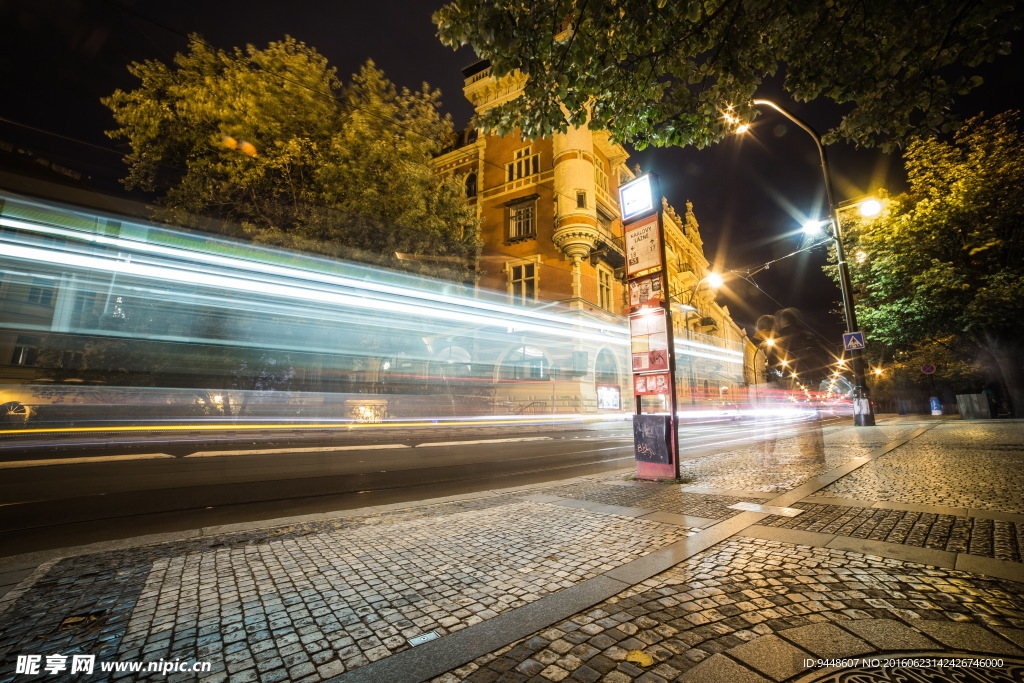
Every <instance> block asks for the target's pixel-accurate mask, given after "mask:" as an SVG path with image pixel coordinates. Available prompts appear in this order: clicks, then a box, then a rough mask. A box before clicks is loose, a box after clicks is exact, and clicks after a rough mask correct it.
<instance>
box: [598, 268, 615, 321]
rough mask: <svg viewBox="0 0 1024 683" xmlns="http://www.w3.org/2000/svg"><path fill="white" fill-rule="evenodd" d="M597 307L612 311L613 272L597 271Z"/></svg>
mask: <svg viewBox="0 0 1024 683" xmlns="http://www.w3.org/2000/svg"><path fill="white" fill-rule="evenodd" d="M597 305H598V306H600V307H601V308H603V309H604V310H606V311H612V306H613V305H614V301H613V300H612V272H611V271H610V270H608V269H607V268H598V269H597Z"/></svg>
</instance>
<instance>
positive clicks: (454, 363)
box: [428, 346, 473, 380]
mask: <svg viewBox="0 0 1024 683" xmlns="http://www.w3.org/2000/svg"><path fill="white" fill-rule="evenodd" d="M430 363H431V365H430V372H429V373H428V375H429V376H430V378H431V379H433V380H437V379H441V380H451V379H461V378H465V377H469V376H470V375H471V374H472V369H473V359H472V357H471V356H470V355H469V351H467V350H466V349H464V348H463V347H461V346H448V347H445V348H443V349H441V351H440V352H439V353H438V354H437V355H435V356H434V358H433V359H431V362H430Z"/></svg>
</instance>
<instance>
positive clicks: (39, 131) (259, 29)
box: [0, 0, 1022, 343]
mask: <svg viewBox="0 0 1024 683" xmlns="http://www.w3.org/2000/svg"><path fill="white" fill-rule="evenodd" d="M441 4H442V3H441V2H440V0H428V1H423V0H420V1H416V0H406V1H402V0H372V1H371V2H366V3H356V2H347V1H343V2H322V1H321V2H311V1H305V0H291V1H290V2H273V3H267V2H256V1H252V0H250V1H248V2H239V1H235V0H217V1H215V2H211V1H210V0H206V1H205V2H199V1H194V0H176V1H175V2H159V3H154V2H143V1H142V0H111V1H109V2H108V1H103V0H77V1H76V0H0V26H4V28H5V31H4V33H5V34H6V37H5V41H4V44H3V47H2V48H0V50H2V51H0V77H2V78H3V88H4V96H3V98H2V99H0V119H2V120H0V140H4V141H7V142H12V143H15V144H17V145H22V146H25V147H29V148H31V149H33V150H36V151H38V152H40V153H42V154H44V155H47V156H48V157H49V158H50V159H52V160H53V161H57V162H59V163H63V164H64V165H66V166H68V167H70V168H73V169H76V170H79V171H81V172H83V173H85V174H87V175H89V176H90V178H91V182H92V184H93V185H94V186H95V187H97V188H100V189H107V190H112V189H114V188H116V187H117V185H116V180H117V179H118V178H119V177H121V176H122V175H123V174H124V168H125V167H124V166H123V164H122V163H121V162H120V152H123V151H125V150H124V149H123V148H122V149H121V150H120V152H119V150H118V148H117V147H116V146H115V144H114V143H113V141H111V140H109V139H108V138H106V137H105V136H104V135H103V131H104V130H105V129H109V128H112V127H113V119H112V118H111V116H110V113H109V111H108V110H107V109H106V108H105V107H104V106H102V105H101V104H100V102H99V98H100V97H103V96H105V95H109V94H110V93H112V92H113V91H114V90H115V89H116V88H122V89H131V88H133V87H135V85H136V83H137V82H136V81H135V79H134V78H133V77H132V76H130V75H129V74H128V72H127V70H126V68H125V67H126V65H127V64H128V63H129V62H130V61H132V60H139V59H157V60H160V61H164V62H169V61H170V60H171V59H172V58H173V56H174V54H175V53H176V52H179V51H182V50H183V49H184V48H185V46H186V37H187V35H188V34H189V33H193V32H195V33H199V34H200V35H201V36H202V37H203V38H205V39H206V40H207V41H208V42H209V43H211V44H212V45H214V46H216V47H219V48H228V47H233V46H237V45H244V44H245V43H254V44H255V45H257V46H259V47H264V46H265V45H266V44H267V43H268V42H269V41H272V40H278V39H280V38H282V37H283V36H284V35H286V34H287V35H291V36H293V37H294V38H297V39H299V40H302V41H304V42H306V43H307V44H309V45H311V46H313V47H315V48H316V49H317V50H319V51H320V52H321V53H322V54H324V55H325V56H326V57H327V58H328V60H329V62H330V63H331V64H332V65H333V66H335V67H336V68H337V69H338V73H339V75H340V76H341V77H342V79H343V80H347V77H348V75H349V74H351V73H353V72H355V71H356V70H357V69H358V68H359V66H360V65H361V64H362V63H363V62H364V61H365V60H366V59H368V58H369V59H373V60H374V61H375V62H376V63H377V65H378V66H379V67H381V68H382V69H383V70H384V72H385V73H386V74H387V76H388V77H389V78H390V79H391V80H393V81H394V82H396V83H398V84H399V85H400V86H406V87H409V88H414V89H419V88H420V87H421V85H422V83H423V82H424V81H426V82H427V83H429V84H430V85H431V86H432V87H435V88H439V89H440V90H441V91H442V93H443V101H444V107H445V109H446V110H447V111H448V112H449V113H450V114H451V116H452V118H453V120H454V122H455V125H456V126H457V127H464V126H465V125H467V124H468V122H469V118H470V115H471V113H472V109H471V107H470V105H469V103H468V102H467V101H466V100H465V98H464V97H463V96H462V74H461V73H460V69H461V68H462V67H464V66H467V65H468V64H471V63H472V62H474V61H475V56H474V55H473V53H472V51H471V50H469V49H468V48H463V49H461V50H459V51H457V52H453V51H451V50H450V49H448V48H446V47H444V46H442V45H441V44H440V42H439V41H438V40H437V38H436V37H435V28H434V26H433V24H432V23H431V21H430V16H431V14H432V12H433V11H434V9H436V7H439V6H440V5H441ZM1018 42H1019V41H1018ZM1020 64H1021V59H1020V57H1019V56H1017V55H1014V56H1011V57H1008V58H1004V59H1003V60H1002V61H1001V62H997V63H995V64H993V65H990V66H988V67H987V68H986V69H985V70H984V71H983V72H982V74H983V76H984V77H985V81H986V82H985V85H984V86H982V88H980V89H979V90H978V91H977V92H976V93H975V94H972V95H971V96H970V98H969V99H966V100H964V101H962V102H960V103H959V104H958V113H959V114H961V115H962V116H965V117H967V116H971V115H973V114H976V113H978V112H980V111H982V110H984V111H986V112H988V113H996V112H999V111H1003V110H1005V109H1008V108H1011V107H1015V106H1019V103H1018V100H1019V95H1018V94H1017V93H1019V92H1021V90H1022V87H1021V86H1022V84H1021V76H1020V71H1021V70H1020V69H1019V68H1017V67H1018V66H1019V65H1020ZM759 96H761V97H766V98H769V99H773V100H775V101H776V102H778V103H779V104H781V105H783V106H784V107H786V108H788V109H790V111H792V112H793V113H795V114H796V115H797V116H800V117H801V118H803V119H804V120H805V121H807V122H808V123H810V124H811V125H812V126H813V127H814V128H815V129H817V130H818V131H819V132H823V131H824V130H826V129H828V128H830V127H832V126H834V125H835V124H836V123H837V122H838V118H839V116H840V115H841V113H842V111H841V110H840V109H839V108H837V107H834V106H831V105H829V104H827V103H811V104H799V103H795V102H793V101H792V100H790V99H789V98H788V97H787V96H786V95H785V94H784V93H783V92H782V91H781V88H778V87H773V85H772V84H768V85H766V87H765V88H764V89H763V91H762V92H759ZM828 154H829V157H830V162H831V166H832V172H833V176H834V180H835V185H836V193H837V199H838V200H847V199H852V198H857V197H860V196H862V195H865V194H867V193H869V192H871V191H872V190H874V189H875V188H878V187H886V188H888V189H889V190H890V192H893V193H895V192H898V191H900V190H902V189H904V183H905V178H904V174H903V171H902V165H901V163H900V159H899V158H898V156H888V155H884V154H881V153H879V152H878V151H877V150H863V149H861V150H856V149H853V148H852V147H849V146H844V145H833V146H830V147H829V149H828ZM633 163H639V164H640V165H641V167H642V169H643V170H644V171H648V170H649V171H655V172H657V173H658V174H659V176H660V178H661V183H662V190H663V193H664V194H665V195H666V196H667V197H668V199H669V201H670V202H671V203H672V204H673V205H674V206H675V207H676V208H677V209H678V210H679V211H680V213H682V211H683V209H684V207H685V203H686V201H687V200H690V201H692V202H693V205H694V211H695V213H696V216H697V219H698V221H699V222H700V225H701V234H702V236H703V238H704V248H705V254H706V256H707V257H708V259H709V260H710V261H711V262H712V263H714V264H716V265H717V267H718V268H719V269H721V270H726V269H735V270H738V271H741V272H747V271H753V270H757V269H758V268H759V266H760V265H762V264H764V263H765V262H767V261H770V260H772V259H775V258H778V257H780V256H783V255H785V254H788V253H790V252H792V251H794V250H796V249H799V248H800V247H801V246H802V244H801V240H802V237H801V236H799V235H798V234H795V231H798V229H799V227H800V223H801V221H802V220H803V219H805V218H808V217H819V216H820V217H824V214H825V209H824V206H823V201H824V199H823V196H824V190H823V187H822V181H821V178H822V175H821V169H820V165H819V162H818V156H817V151H816V148H815V146H814V143H813V141H812V140H811V138H810V137H809V136H808V135H807V134H806V133H805V132H804V131H802V130H800V129H798V128H796V127H795V126H793V125H792V124H790V123H789V122H788V121H786V120H785V119H783V118H782V117H781V116H779V115H777V114H773V113H765V114H764V115H763V116H762V117H760V118H759V119H758V121H757V123H756V125H755V128H754V130H753V133H752V134H748V135H746V136H742V137H740V136H737V137H735V138H732V139H729V140H726V141H725V142H723V143H721V144H719V145H716V146H714V147H711V148H707V149H704V150H695V149H670V150H647V151H644V152H641V153H636V154H635V155H634V157H633V158H632V159H631V161H630V165H632V164H633ZM824 250H825V247H816V248H815V249H813V250H811V251H808V252H803V253H802V254H800V255H798V256H794V257H791V258H787V259H784V260H782V261H779V262H778V263H775V264H773V265H772V266H771V267H770V268H769V269H767V270H763V271H761V272H760V273H758V274H756V275H754V276H753V280H754V282H756V283H757V285H758V286H760V288H761V289H762V290H764V293H762V292H760V291H758V290H757V289H756V288H754V287H753V286H751V285H750V284H748V283H746V282H744V281H743V280H741V279H738V278H732V279H731V280H730V281H729V290H730V291H729V292H723V293H722V294H721V295H720V297H719V300H720V301H721V302H722V303H726V304H728V305H729V307H730V310H731V311H732V313H733V317H734V318H735V319H736V321H737V322H739V323H740V324H742V325H748V326H749V325H751V324H752V323H753V321H754V320H755V319H756V318H757V316H758V315H761V314H763V313H771V312H773V311H774V310H775V309H777V308H779V307H782V306H797V307H800V308H802V309H803V310H804V311H805V313H806V315H807V317H808V319H809V321H810V322H811V323H812V324H813V325H814V327H815V328H817V329H818V330H819V331H820V332H821V333H822V334H824V335H826V336H827V337H828V338H829V339H830V340H831V341H835V342H836V343H838V342H839V341H840V333H841V332H842V329H841V328H842V324H841V317H840V316H839V314H838V313H832V312H831V311H836V310H837V309H838V301H839V291H838V288H837V287H836V286H835V285H834V284H833V283H832V281H831V280H829V279H828V278H827V277H825V275H824V274H823V273H822V272H821V265H822V264H824V262H825V252H824Z"/></svg>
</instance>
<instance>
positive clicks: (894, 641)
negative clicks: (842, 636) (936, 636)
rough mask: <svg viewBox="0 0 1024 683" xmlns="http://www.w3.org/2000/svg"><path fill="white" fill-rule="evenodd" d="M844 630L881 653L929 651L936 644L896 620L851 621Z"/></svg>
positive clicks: (844, 625)
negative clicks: (854, 634) (855, 635)
mask: <svg viewBox="0 0 1024 683" xmlns="http://www.w3.org/2000/svg"><path fill="white" fill-rule="evenodd" d="M843 628H845V629H848V630H850V631H853V632H854V633H856V634H857V635H858V636H860V637H861V638H863V639H864V640H866V641H868V642H869V643H871V644H872V645H873V646H874V647H875V648H877V649H878V650H881V651H889V652H898V651H901V650H903V651H911V650H928V649H932V648H934V647H935V642H934V641H932V640H929V639H928V638H926V637H925V636H923V635H921V634H920V633H919V632H917V631H915V630H914V629H912V628H910V627H909V626H906V625H904V624H903V623H901V622H899V621H896V620H894V619H851V620H850V621H846V622H843Z"/></svg>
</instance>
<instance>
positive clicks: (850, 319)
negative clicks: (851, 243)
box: [754, 100, 875, 427]
mask: <svg viewBox="0 0 1024 683" xmlns="http://www.w3.org/2000/svg"><path fill="white" fill-rule="evenodd" d="M754 104H755V105H756V106H765V107H770V108H772V109H774V110H775V111H777V112H778V113H780V114H782V115H783V116H785V117H786V118H787V119H789V120H790V121H792V122H793V123H795V124H796V125H798V126H799V127H800V128H802V129H803V130H804V131H805V132H806V133H807V134H808V135H810V136H811V138H812V139H813V140H814V144H815V145H816V146H817V147H818V155H819V156H820V157H821V172H822V174H823V175H824V176H825V196H826V199H827V200H828V209H829V216H830V218H831V220H832V242H833V244H834V245H835V249H836V261H837V265H838V267H839V288H840V290H841V291H842V295H843V313H844V316H845V318H846V329H847V331H848V332H856V331H857V330H858V326H857V312H856V309H855V308H854V306H853V294H852V292H851V289H852V288H851V286H850V271H849V268H848V267H847V265H846V252H845V251H844V250H843V237H842V226H841V224H840V222H839V205H838V204H836V201H835V196H834V194H833V192H832V172H831V171H830V170H829V165H828V159H827V157H826V156H825V147H824V146H823V145H822V144H821V137H820V136H819V135H818V133H817V132H815V130H814V129H813V128H811V127H810V126H809V125H807V124H806V123H804V122H803V121H801V120H800V119H798V118H797V117H796V116H794V115H793V114H791V113H790V112H788V111H786V110H785V109H783V108H782V107H780V106H779V105H777V104H775V103H774V102H772V101H771V100H754ZM850 361H851V363H850V365H851V367H852V370H853V384H854V387H853V424H854V425H857V426H860V427H871V426H874V424H875V414H874V412H873V411H872V409H871V399H870V397H869V394H868V386H867V382H866V381H865V379H864V359H863V357H862V355H861V349H854V350H852V351H850Z"/></svg>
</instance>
